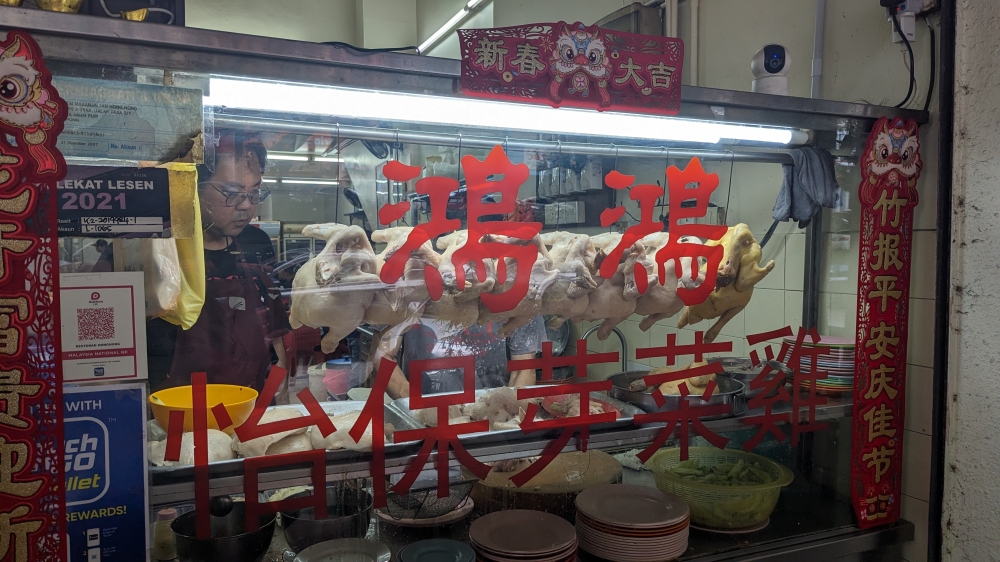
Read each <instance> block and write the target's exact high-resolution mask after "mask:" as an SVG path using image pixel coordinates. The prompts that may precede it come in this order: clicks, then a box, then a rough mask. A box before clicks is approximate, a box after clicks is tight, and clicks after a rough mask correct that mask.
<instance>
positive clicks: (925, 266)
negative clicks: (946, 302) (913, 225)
mask: <svg viewBox="0 0 1000 562" xmlns="http://www.w3.org/2000/svg"><path fill="white" fill-rule="evenodd" d="M936 266H937V233H936V232H934V231H933V230H917V231H915V232H914V233H913V257H912V261H911V262H910V298H915V299H933V298H934V283H935V274H936V271H935V268H936Z"/></svg>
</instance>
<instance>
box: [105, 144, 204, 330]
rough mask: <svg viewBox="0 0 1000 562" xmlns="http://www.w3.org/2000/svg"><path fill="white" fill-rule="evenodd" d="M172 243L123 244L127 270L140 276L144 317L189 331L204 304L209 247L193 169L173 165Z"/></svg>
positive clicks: (135, 241)
mask: <svg viewBox="0 0 1000 562" xmlns="http://www.w3.org/2000/svg"><path fill="white" fill-rule="evenodd" d="M161 167H163V168H166V169H167V171H168V172H169V176H170V224H171V235H172V238H152V239H151V238H143V239H131V240H123V241H122V244H121V247H122V251H123V256H122V257H123V261H122V263H123V266H124V270H125V271H142V272H143V276H144V280H145V283H146V317H147V318H162V319H164V320H166V321H167V322H170V323H171V324H176V325H178V326H180V327H181V328H182V329H184V330H187V329H188V328H190V327H191V326H194V324H195V322H197V321H198V316H199V315H200V314H201V307H202V305H203V304H204V303H205V244H204V238H203V236H202V229H201V228H202V227H201V206H200V204H199V202H198V172H197V169H196V168H195V165H194V164H187V163H177V162H174V163H169V164H164V165H162V166H161Z"/></svg>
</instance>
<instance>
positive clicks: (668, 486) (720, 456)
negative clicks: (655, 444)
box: [646, 447, 794, 530]
mask: <svg viewBox="0 0 1000 562" xmlns="http://www.w3.org/2000/svg"><path fill="white" fill-rule="evenodd" d="M680 456H681V450H680V449H679V448H675V449H662V450H660V451H657V452H656V454H654V455H653V456H652V457H651V458H650V459H649V461H648V462H646V466H647V467H648V468H650V469H651V470H652V471H653V475H654V477H655V478H656V487H657V488H659V489H660V490H663V491H664V492H669V493H671V494H677V495H678V496H680V497H682V498H684V501H686V502H687V504H688V507H690V508H691V523H693V524H695V525H698V526H702V527H709V528H714V529H724V530H730V529H743V528H747V527H754V526H756V525H760V524H761V523H763V522H764V521H766V520H767V518H768V517H770V516H771V512H772V511H774V506H775V504H777V503H778V496H779V495H780V494H781V488H783V487H785V486H787V485H789V484H791V483H792V480H793V479H794V475H793V474H792V471H791V470H788V468H786V467H784V466H783V465H780V464H778V463H776V462H774V461H772V460H771V459H768V458H765V457H762V456H760V455H755V454H753V453H745V452H743V451H739V450H734V449H716V448H714V447H689V448H688V459H689V460H693V459H697V460H698V463H699V464H701V465H702V466H715V465H717V464H723V463H733V464H736V463H738V462H739V461H741V460H742V461H743V462H744V463H747V464H753V463H760V466H761V470H763V471H764V472H767V473H768V474H770V475H771V476H772V477H774V479H775V480H774V482H772V483H770V484H760V485H757V486H716V485H712V484H705V483H702V482H693V481H691V480H684V479H683V478H681V477H680V476H677V475H676V474H674V473H672V472H669V470H670V469H671V468H673V467H674V466H676V465H677V463H679V462H680Z"/></svg>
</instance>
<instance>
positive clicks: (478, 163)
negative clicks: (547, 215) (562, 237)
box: [452, 145, 542, 313]
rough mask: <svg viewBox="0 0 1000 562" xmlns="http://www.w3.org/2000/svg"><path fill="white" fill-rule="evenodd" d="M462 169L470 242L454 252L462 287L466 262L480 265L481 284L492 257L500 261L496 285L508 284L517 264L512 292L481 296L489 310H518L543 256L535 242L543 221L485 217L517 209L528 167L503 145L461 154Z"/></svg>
mask: <svg viewBox="0 0 1000 562" xmlns="http://www.w3.org/2000/svg"><path fill="white" fill-rule="evenodd" d="M462 170H463V171H464V172H465V185H466V194H467V204H468V227H469V235H468V240H467V241H466V243H465V245H463V246H462V247H461V248H459V249H457V250H455V253H454V254H452V263H453V264H454V266H455V276H456V283H457V286H458V287H465V276H466V268H465V266H466V265H467V264H471V265H473V266H474V267H475V271H476V276H477V277H478V279H479V282H480V283H485V282H486V280H487V260H494V259H495V260H496V268H497V280H496V284H497V286H502V285H504V284H505V283H506V282H507V275H508V270H509V269H511V267H515V268H516V273H515V274H514V284H513V286H512V287H511V288H510V289H509V290H506V291H504V292H501V293H495V294H494V293H484V294H482V295H480V300H481V301H482V303H483V305H485V306H486V308H488V309H489V311H490V312H494V313H497V312H506V311H510V310H513V309H514V308H516V307H517V305H518V304H519V303H520V302H521V301H522V299H524V298H525V296H527V294H528V285H529V282H530V276H531V271H532V267H533V266H534V265H535V260H536V259H537V257H538V246H537V245H536V244H535V243H534V242H533V240H534V239H535V237H536V236H537V235H538V233H539V232H540V231H541V229H542V224H541V223H539V222H510V221H480V219H481V218H484V217H488V216H490V215H509V214H511V213H514V212H515V210H516V208H517V191H518V189H519V188H520V187H521V184H523V183H524V182H525V180H527V179H528V175H529V173H530V172H529V171H528V166H527V165H525V164H513V163H511V161H510V159H508V158H507V155H506V154H504V151H503V148H501V147H500V146H499V145H497V146H495V147H493V150H491V151H490V153H489V155H487V156H486V158H485V159H484V160H479V159H477V158H476V157H475V156H472V155H467V156H465V157H464V158H462ZM497 194H499V197H497V196H496V195H497ZM491 196H492V197H491Z"/></svg>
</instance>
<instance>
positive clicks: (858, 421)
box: [851, 117, 923, 528]
mask: <svg viewBox="0 0 1000 562" xmlns="http://www.w3.org/2000/svg"><path fill="white" fill-rule="evenodd" d="M861 166H862V168H861V170H862V176H861V177H862V179H861V185H860V186H859V187H858V198H859V199H860V200H861V249H860V256H859V263H858V323H857V342H858V343H857V347H856V351H855V364H856V368H855V369H856V370H855V372H856V375H855V377H854V417H853V419H854V432H853V438H852V445H851V460H852V462H851V487H852V489H851V500H852V502H853V504H854V509H855V512H856V513H857V515H858V525H859V526H860V527H862V528H868V527H874V526H877V525H884V524H887V523H893V522H895V521H897V520H898V519H899V516H900V499H901V496H902V488H903V416H904V413H905V411H904V407H905V404H904V398H905V395H906V391H905V389H906V332H907V319H908V316H909V303H910V259H911V255H910V252H911V246H912V241H913V208H914V207H916V205H917V179H918V178H919V177H920V169H921V167H922V166H923V162H921V160H920V141H919V139H918V129H917V123H916V122H915V121H913V120H912V119H911V120H909V121H904V120H903V119H900V118H894V119H888V118H885V117H883V118H881V119H879V120H878V121H877V122H876V123H875V127H874V128H873V129H872V132H871V133H870V135H869V137H868V145H867V147H866V149H865V152H864V154H862V156H861Z"/></svg>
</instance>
